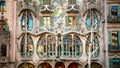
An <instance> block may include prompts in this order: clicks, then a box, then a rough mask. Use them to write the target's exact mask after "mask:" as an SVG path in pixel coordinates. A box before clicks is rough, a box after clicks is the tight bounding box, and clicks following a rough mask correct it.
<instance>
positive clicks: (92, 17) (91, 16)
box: [86, 10, 99, 30]
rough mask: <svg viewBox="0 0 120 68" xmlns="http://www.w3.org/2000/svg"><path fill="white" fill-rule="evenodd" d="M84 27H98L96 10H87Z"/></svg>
mask: <svg viewBox="0 0 120 68" xmlns="http://www.w3.org/2000/svg"><path fill="white" fill-rule="evenodd" d="M86 27H87V29H88V30H90V29H91V28H93V29H95V30H96V29H98V28H99V23H98V15H97V13H96V11H94V10H91V12H90V11H88V13H87V17H86Z"/></svg>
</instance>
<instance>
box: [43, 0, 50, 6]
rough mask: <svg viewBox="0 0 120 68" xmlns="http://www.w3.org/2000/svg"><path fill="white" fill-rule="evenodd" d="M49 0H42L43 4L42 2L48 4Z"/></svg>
mask: <svg viewBox="0 0 120 68" xmlns="http://www.w3.org/2000/svg"><path fill="white" fill-rule="evenodd" d="M50 1H51V0H43V4H44V5H50Z"/></svg>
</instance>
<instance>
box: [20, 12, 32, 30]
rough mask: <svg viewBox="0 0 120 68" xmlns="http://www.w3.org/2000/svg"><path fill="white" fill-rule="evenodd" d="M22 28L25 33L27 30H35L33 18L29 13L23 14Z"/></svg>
mask: <svg viewBox="0 0 120 68" xmlns="http://www.w3.org/2000/svg"><path fill="white" fill-rule="evenodd" d="M21 27H22V30H23V31H25V30H26V29H27V30H29V31H31V30H32V28H33V17H32V15H31V13H30V12H29V11H25V12H23V15H22V18H21Z"/></svg>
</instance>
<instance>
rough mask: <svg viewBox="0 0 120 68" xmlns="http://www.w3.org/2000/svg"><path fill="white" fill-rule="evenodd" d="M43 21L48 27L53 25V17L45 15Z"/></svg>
mask: <svg viewBox="0 0 120 68" xmlns="http://www.w3.org/2000/svg"><path fill="white" fill-rule="evenodd" d="M43 21H44V23H43V24H44V27H46V28H50V27H51V17H43Z"/></svg>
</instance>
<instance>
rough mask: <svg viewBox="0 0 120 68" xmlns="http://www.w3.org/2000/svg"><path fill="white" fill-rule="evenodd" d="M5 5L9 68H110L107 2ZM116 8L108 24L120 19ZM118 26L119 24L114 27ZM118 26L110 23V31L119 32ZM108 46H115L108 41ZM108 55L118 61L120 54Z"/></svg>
mask: <svg viewBox="0 0 120 68" xmlns="http://www.w3.org/2000/svg"><path fill="white" fill-rule="evenodd" d="M111 3H114V4H116V3H119V2H112V1H107V4H108V5H109V4H111ZM6 4H7V5H6V8H7V9H6V19H7V21H8V26H9V31H10V40H9V42H10V47H8V50H10V51H8V53H9V54H8V55H9V61H8V62H9V63H6V64H8V66H7V67H9V68H88V67H89V66H91V68H106V67H108V66H109V65H107V66H105V65H106V63H105V62H106V61H105V59H106V57H105V54H106V53H107V52H106V51H105V50H106V48H105V41H106V40H105V35H104V33H105V30H104V28H105V24H104V20H105V19H104V7H105V6H104V0H7V1H6ZM118 5H119V4H117V6H118ZM116 8H117V7H116V6H115V7H113V10H114V11H112V12H111V11H110V10H109V9H108V11H109V12H108V13H107V14H108V22H111V20H113V19H109V17H110V18H114V19H116V18H117V16H116V11H115V10H116ZM109 15H112V16H109ZM118 19H119V18H118ZM115 22H116V20H115ZM116 23H117V24H118V25H115V24H116ZM116 23H115V24H114V25H115V27H114V26H113V24H111V23H108V31H111V30H114V28H115V30H118V31H119V23H118V21H117V22H116ZM108 33H109V32H108ZM118 33H119V32H118ZM112 34H116V33H115V32H113V33H112ZM112 34H110V35H112ZM118 36H120V35H118ZM108 37H109V35H108ZM108 39H110V37H109V38H108ZM115 39H116V38H115ZM117 40H118V39H117ZM118 42H120V41H118ZM108 44H113V43H111V42H109V40H108ZM114 44H116V43H114ZM108 46H109V47H113V46H110V45H108ZM109 47H108V48H109ZM108 52H109V55H108V56H109V58H108V61H109V59H110V61H111V57H114V56H115V57H116V56H117V58H119V55H118V54H119V52H117V53H116V51H115V53H113V51H111V50H109V51H108ZM112 65H113V64H112ZM113 66H114V65H113ZM2 67H3V66H2ZM3 68H4V67H3ZM111 68H112V66H111ZM118 68H119V67H118Z"/></svg>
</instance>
